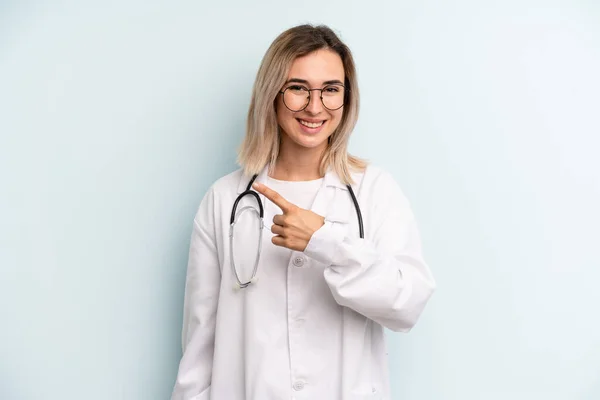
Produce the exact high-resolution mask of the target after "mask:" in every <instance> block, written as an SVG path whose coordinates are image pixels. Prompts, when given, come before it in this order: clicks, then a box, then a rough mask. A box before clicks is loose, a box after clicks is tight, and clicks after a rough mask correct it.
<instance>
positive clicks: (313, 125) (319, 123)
mask: <svg viewBox="0 0 600 400" xmlns="http://www.w3.org/2000/svg"><path fill="white" fill-rule="evenodd" d="M297 120H298V122H300V124H301V125H304V126H306V127H307V128H312V129H315V128H320V127H321V126H323V124H324V123H325V121H324V120H322V121H306V120H304V119H300V118H297Z"/></svg>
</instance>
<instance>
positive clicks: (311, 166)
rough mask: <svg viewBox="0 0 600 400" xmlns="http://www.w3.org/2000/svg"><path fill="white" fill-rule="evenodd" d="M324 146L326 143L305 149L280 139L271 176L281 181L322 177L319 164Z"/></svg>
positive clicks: (308, 179)
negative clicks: (277, 154)
mask: <svg viewBox="0 0 600 400" xmlns="http://www.w3.org/2000/svg"><path fill="white" fill-rule="evenodd" d="M325 148H326V144H325V146H323V147H319V148H314V149H307V148H303V147H301V146H298V145H296V144H295V143H293V144H289V143H288V141H286V140H282V141H281V144H280V147H279V156H278V157H277V160H276V162H275V169H274V172H273V173H272V174H271V177H272V178H274V179H278V180H282V181H310V180H314V179H319V178H322V176H321V174H320V172H319V165H320V163H321V157H322V156H323V152H324V150H325Z"/></svg>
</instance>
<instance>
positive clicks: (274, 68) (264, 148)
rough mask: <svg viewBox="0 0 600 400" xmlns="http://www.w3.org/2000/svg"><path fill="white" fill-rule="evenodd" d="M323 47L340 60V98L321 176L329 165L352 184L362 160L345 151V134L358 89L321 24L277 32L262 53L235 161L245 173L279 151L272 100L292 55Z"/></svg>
mask: <svg viewBox="0 0 600 400" xmlns="http://www.w3.org/2000/svg"><path fill="white" fill-rule="evenodd" d="M321 49H329V50H332V51H334V52H336V53H337V54H338V55H339V56H340V57H341V59H342V63H343V65H344V72H345V76H346V78H345V82H344V86H345V87H346V88H347V89H349V90H346V99H345V101H344V109H343V110H344V111H343V114H342V119H341V121H340V124H339V125H338V127H337V129H336V130H335V132H333V134H332V135H331V137H330V138H329V143H328V146H327V149H326V150H325V152H324V154H323V157H322V159H321V164H320V166H319V169H320V173H321V175H324V174H325V172H326V171H327V169H329V168H332V169H333V170H334V171H335V172H336V173H337V175H338V176H339V178H340V180H341V181H342V182H344V183H345V184H350V183H353V181H352V178H351V175H350V173H351V170H356V171H362V170H364V169H365V167H366V165H367V163H366V161H364V160H362V159H360V158H358V157H355V156H352V155H350V154H348V150H347V148H348V141H349V139H350V134H351V133H352V130H353V129H354V127H355V125H356V121H357V120H358V110H359V93H358V82H357V79H356V69H355V66H354V59H353V57H352V53H351V52H350V49H349V48H348V46H346V45H345V44H344V43H343V42H342V41H341V40H340V39H339V38H338V36H337V35H336V34H335V33H334V32H333V31H332V30H331V29H330V28H329V27H327V26H324V25H319V26H312V25H299V26H296V27H293V28H291V29H288V30H286V31H285V32H283V33H281V34H280V35H279V36H278V37H277V38H276V39H275V40H274V41H273V43H272V44H271V46H270V47H269V49H268V50H267V52H266V54H265V56H264V57H263V60H262V63H261V65H260V68H259V70H258V73H257V75H256V80H255V82H254V87H253V90H252V99H251V102H250V108H249V110H248V119H247V122H246V135H245V137H244V140H243V142H242V145H241V147H240V150H239V153H238V163H239V164H240V166H241V167H242V168H243V169H244V172H245V173H246V174H247V175H254V174H258V173H259V172H260V171H262V169H263V168H264V167H265V166H266V165H267V164H269V165H270V167H271V168H272V167H273V166H274V165H275V160H276V159H277V156H278V155H279V126H278V124H277V116H276V113H275V102H276V100H277V96H278V95H279V91H280V90H281V87H282V86H283V85H284V84H285V82H286V80H287V74H288V72H289V69H290V67H291V65H292V63H293V62H294V60H295V59H296V58H298V57H302V56H305V55H307V54H310V53H312V52H314V51H317V50H321Z"/></svg>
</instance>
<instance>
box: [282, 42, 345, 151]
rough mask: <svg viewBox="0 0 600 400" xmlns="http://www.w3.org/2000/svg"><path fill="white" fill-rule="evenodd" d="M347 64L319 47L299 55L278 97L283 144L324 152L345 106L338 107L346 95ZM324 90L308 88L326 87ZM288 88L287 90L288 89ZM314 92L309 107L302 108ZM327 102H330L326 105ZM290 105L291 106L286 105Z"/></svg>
mask: <svg viewBox="0 0 600 400" xmlns="http://www.w3.org/2000/svg"><path fill="white" fill-rule="evenodd" d="M344 78H345V74H344V65H343V63H342V59H341V58H340V56H339V55H338V54H337V53H335V52H334V51H331V50H329V49H322V50H317V51H315V52H313V53H310V54H308V55H306V56H303V57H299V58H297V59H296V60H294V62H293V63H292V66H291V68H290V70H289V73H288V79H287V82H286V84H285V85H284V86H283V87H282V89H281V90H282V91H284V90H285V91H286V94H285V103H284V95H282V94H280V95H279V96H278V98H277V105H276V110H277V123H278V124H279V127H280V128H281V134H282V136H281V142H282V143H281V144H282V146H285V147H288V148H296V149H298V150H300V149H301V150H310V151H322V150H324V149H325V148H326V147H327V139H328V138H329V137H330V136H331V134H333V132H334V131H335V129H336V128H337V127H338V125H339V124H340V121H341V119H342V114H343V107H339V108H338V109H337V110H332V108H337V107H338V106H339V104H341V103H340V96H341V102H342V103H343V98H344V88H343V86H340V85H343V83H344ZM322 88H326V89H325V90H323V101H321V98H320V97H321V91H319V90H312V91H309V92H308V91H306V89H322ZM286 89H287V90H286ZM309 93H310V102H309V103H308V106H306V108H304V109H303V110H301V111H297V112H295V111H292V110H290V109H289V108H288V107H290V108H292V109H293V110H296V109H299V108H301V107H302V106H304V104H305V103H306V101H305V99H306V97H307V96H308V94H309ZM323 102H324V103H325V104H326V105H327V107H328V108H326V107H325V106H324V105H323ZM286 105H287V106H286Z"/></svg>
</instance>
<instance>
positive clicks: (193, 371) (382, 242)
mask: <svg viewBox="0 0 600 400" xmlns="http://www.w3.org/2000/svg"><path fill="white" fill-rule="evenodd" d="M266 174H267V168H265V169H264V170H263V172H262V173H261V174H259V176H258V178H257V182H261V183H266V178H267V175H266ZM353 178H354V180H355V184H354V185H353V190H354V192H355V194H356V196H357V198H358V202H359V205H360V207H361V211H362V216H363V223H364V231H365V239H360V238H359V234H358V232H359V230H358V222H357V216H356V212H355V208H354V206H353V203H352V199H351V197H350V195H349V192H348V190H347V188H346V186H345V185H344V184H343V183H342V182H341V181H340V180H339V178H338V177H337V175H336V174H335V173H334V172H333V171H330V172H328V173H327V174H326V175H325V177H324V179H323V184H322V187H321V189H319V192H318V193H317V196H316V198H315V200H314V203H313V206H312V208H311V210H312V211H314V212H315V213H317V214H319V215H322V216H324V217H325V221H326V222H325V225H324V226H323V227H322V228H321V229H319V230H318V231H317V232H316V233H315V234H314V235H313V237H312V238H311V240H310V242H309V244H308V246H307V248H306V250H305V251H304V252H297V251H291V250H288V249H283V248H281V247H276V246H275V245H273V244H272V243H271V238H272V236H273V234H272V233H271V231H270V227H271V225H272V223H273V222H272V221H273V216H275V215H276V214H279V213H281V210H280V209H279V208H278V207H277V206H276V205H275V204H273V203H272V202H270V201H269V200H267V199H265V198H264V196H262V195H261V196H260V197H261V200H262V202H263V204H264V207H265V217H264V226H265V229H264V230H263V238H262V251H261V260H260V264H259V268H258V273H257V277H258V281H257V282H256V284H252V285H250V286H249V287H248V288H246V289H242V290H235V289H234V288H233V286H234V283H235V282H236V280H235V276H234V275H233V271H232V267H231V260H230V244H229V227H230V223H229V220H230V216H231V209H232V206H233V203H234V201H235V199H236V197H237V196H238V194H240V193H242V192H243V191H244V190H245V189H246V186H247V185H248V182H249V180H250V177H248V176H244V175H243V174H242V171H241V170H238V171H235V172H233V173H231V174H229V175H227V176H225V177H223V178H221V179H219V180H218V181H217V182H215V183H214V185H212V187H211V188H210V190H209V191H208V192H207V194H206V196H205V197H204V199H203V200H202V203H201V205H200V207H199V210H198V213H197V214H196V217H195V219H194V228H193V234H192V239H191V245H190V255H189V265H188V271H187V279H186V285H185V301H184V321H183V334H182V340H183V356H182V358H181V362H180V365H179V371H178V374H177V378H176V382H175V386H174V389H173V393H172V400H210V399H212V400H281V399H296V400H301V399H307V400H308V399H310V400H337V399H342V400H359V399H360V400H366V399H379V400H384V399H385V400H388V399H390V394H389V376H388V371H387V367H388V360H387V351H386V345H385V337H384V327H387V328H389V329H391V330H393V331H401V332H407V331H409V330H410V329H411V328H412V327H413V325H414V324H415V323H416V321H417V319H418V317H419V315H420V314H421V312H422V311H423V309H424V307H425V304H426V303H427V301H428V300H429V298H430V296H431V295H432V293H433V291H434V287H435V282H434V279H433V277H432V275H431V273H430V270H429V268H428V267H427V265H426V263H425V262H424V260H423V258H422V255H421V246H420V239H419V234H418V230H417V226H416V224H415V220H414V217H413V213H412V212H411V208H410V205H409V202H408V201H407V199H406V198H405V196H404V195H403V193H402V191H401V189H400V188H399V186H398V185H397V183H396V182H395V180H394V179H393V178H392V176H391V175H390V174H389V173H387V172H385V171H383V170H382V169H380V168H378V167H374V166H369V167H368V168H367V169H366V171H365V172H364V173H356V174H354V175H353ZM247 205H250V206H253V207H256V200H255V199H253V198H251V197H250V196H245V197H244V199H243V200H242V201H241V202H240V204H239V205H238V211H239V210H240V209H241V207H244V206H247ZM244 215H247V217H244V216H242V217H241V218H240V219H239V222H237V223H236V227H235V235H234V238H235V241H234V248H235V262H236V265H237V267H238V271H239V273H240V275H241V276H240V278H241V280H242V281H244V280H246V279H249V276H250V275H251V271H252V267H253V264H254V257H255V254H256V248H257V247H256V246H257V227H258V223H252V221H253V220H252V219H251V218H250V216H249V215H248V214H244ZM244 218H245V219H244ZM236 221H237V220H236ZM254 221H256V219H254ZM281 251H288V252H289V258H286V261H287V263H285V264H284V265H281V264H279V265H274V264H276V263H274V260H276V259H279V260H281V257H280V256H281V253H276V252H281ZM277 254H278V255H279V257H276V255H277Z"/></svg>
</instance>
